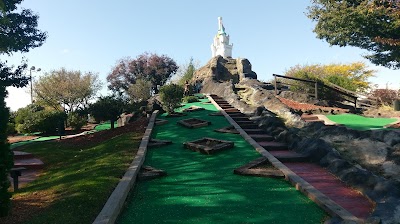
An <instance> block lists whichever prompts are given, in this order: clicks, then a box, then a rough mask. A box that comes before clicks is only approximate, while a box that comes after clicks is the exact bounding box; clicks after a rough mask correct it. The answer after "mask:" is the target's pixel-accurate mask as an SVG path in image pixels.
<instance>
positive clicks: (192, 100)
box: [183, 96, 199, 103]
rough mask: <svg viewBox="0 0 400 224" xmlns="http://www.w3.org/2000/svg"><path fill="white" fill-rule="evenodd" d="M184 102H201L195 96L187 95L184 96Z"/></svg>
mask: <svg viewBox="0 0 400 224" xmlns="http://www.w3.org/2000/svg"><path fill="white" fill-rule="evenodd" d="M183 102H185V103H194V102H199V99H198V98H197V97H195V96H185V97H183Z"/></svg>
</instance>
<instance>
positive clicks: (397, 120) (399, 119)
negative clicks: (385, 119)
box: [383, 117, 400, 128]
mask: <svg viewBox="0 0 400 224" xmlns="http://www.w3.org/2000/svg"><path fill="white" fill-rule="evenodd" d="M391 118H394V119H396V121H393V122H392V123H390V124H387V125H385V126H383V127H384V128H389V127H390V126H392V125H394V124H397V123H399V122H400V118H399V117H391Z"/></svg>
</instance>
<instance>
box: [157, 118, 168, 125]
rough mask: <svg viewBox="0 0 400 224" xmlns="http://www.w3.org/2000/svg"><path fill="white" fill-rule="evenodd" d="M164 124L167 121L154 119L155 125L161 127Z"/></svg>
mask: <svg viewBox="0 0 400 224" xmlns="http://www.w3.org/2000/svg"><path fill="white" fill-rule="evenodd" d="M166 123H168V120H165V119H156V122H155V124H156V125H163V124H166Z"/></svg>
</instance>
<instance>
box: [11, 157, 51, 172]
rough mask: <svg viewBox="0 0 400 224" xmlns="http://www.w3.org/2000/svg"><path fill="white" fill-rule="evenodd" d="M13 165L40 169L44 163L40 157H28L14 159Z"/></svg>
mask: <svg viewBox="0 0 400 224" xmlns="http://www.w3.org/2000/svg"><path fill="white" fill-rule="evenodd" d="M14 167H15V168H17V167H25V168H26V169H31V170H35V169H42V168H43V167H44V163H43V162H42V161H41V160H40V159H36V158H28V159H15V160H14Z"/></svg>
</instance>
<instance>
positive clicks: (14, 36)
mask: <svg viewBox="0 0 400 224" xmlns="http://www.w3.org/2000/svg"><path fill="white" fill-rule="evenodd" d="M21 2H22V0H0V55H11V54H13V53H15V52H22V53H24V52H28V51H29V50H30V49H32V48H35V47H39V46H41V45H42V44H43V42H44V41H45V39H46V37H47V34H46V33H45V32H41V31H40V30H38V29H37V28H36V27H37V25H38V23H37V20H38V16H37V15H35V14H34V13H33V12H32V11H31V10H29V9H21V10H19V9H18V5H19V4H20V3H21ZM26 68H27V65H26V62H25V61H22V63H21V65H18V66H17V67H14V66H8V65H7V61H1V60H0V216H6V215H7V214H8V212H9V210H10V205H11V203H10V197H11V194H10V193H9V192H8V188H9V186H10V182H9V180H8V178H7V175H8V173H9V172H10V169H11V168H12V166H13V163H14V162H13V155H12V152H11V150H10V146H9V144H8V142H7V131H6V130H7V123H8V117H9V110H8V108H7V107H6V104H5V98H6V96H7V91H6V87H7V86H15V87H24V86H26V85H27V84H28V83H29V77H27V76H25V75H24V71H25V69H26Z"/></svg>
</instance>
